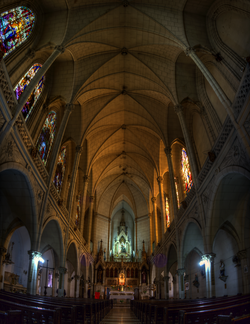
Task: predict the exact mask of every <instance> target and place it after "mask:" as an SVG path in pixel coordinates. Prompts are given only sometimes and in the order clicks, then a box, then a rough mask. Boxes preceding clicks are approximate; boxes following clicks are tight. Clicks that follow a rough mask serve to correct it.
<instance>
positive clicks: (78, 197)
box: [75, 193, 81, 226]
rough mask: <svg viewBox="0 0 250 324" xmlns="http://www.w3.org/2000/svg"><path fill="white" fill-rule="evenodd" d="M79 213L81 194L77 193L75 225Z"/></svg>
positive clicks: (77, 223)
mask: <svg viewBox="0 0 250 324" xmlns="http://www.w3.org/2000/svg"><path fill="white" fill-rule="evenodd" d="M80 215H81V194H80V193H79V194H78V195H77V196H76V219H75V224H76V226H79V224H80Z"/></svg>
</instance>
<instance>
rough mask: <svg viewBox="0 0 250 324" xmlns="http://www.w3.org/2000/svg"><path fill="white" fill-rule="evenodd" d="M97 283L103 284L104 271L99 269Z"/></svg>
mask: <svg viewBox="0 0 250 324" xmlns="http://www.w3.org/2000/svg"><path fill="white" fill-rule="evenodd" d="M97 281H98V282H100V283H102V269H101V268H99V270H98V273H97Z"/></svg>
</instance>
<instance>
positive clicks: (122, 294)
mask: <svg viewBox="0 0 250 324" xmlns="http://www.w3.org/2000/svg"><path fill="white" fill-rule="evenodd" d="M109 294H110V299H118V300H121V299H131V300H134V292H133V291H118V290H114V291H110V293H109Z"/></svg>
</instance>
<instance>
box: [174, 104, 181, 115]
mask: <svg viewBox="0 0 250 324" xmlns="http://www.w3.org/2000/svg"><path fill="white" fill-rule="evenodd" d="M174 111H175V113H176V114H177V115H178V114H179V113H181V112H182V111H183V106H182V105H180V104H178V105H175V106H174Z"/></svg>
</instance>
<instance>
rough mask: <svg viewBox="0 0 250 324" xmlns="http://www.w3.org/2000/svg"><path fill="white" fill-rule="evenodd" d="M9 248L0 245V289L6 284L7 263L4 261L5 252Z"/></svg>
mask: <svg viewBox="0 0 250 324" xmlns="http://www.w3.org/2000/svg"><path fill="white" fill-rule="evenodd" d="M6 252H7V250H6V248H5V247H3V246H2V247H0V289H3V286H4V272H5V264H4V263H3V261H4V259H5V254H6Z"/></svg>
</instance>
